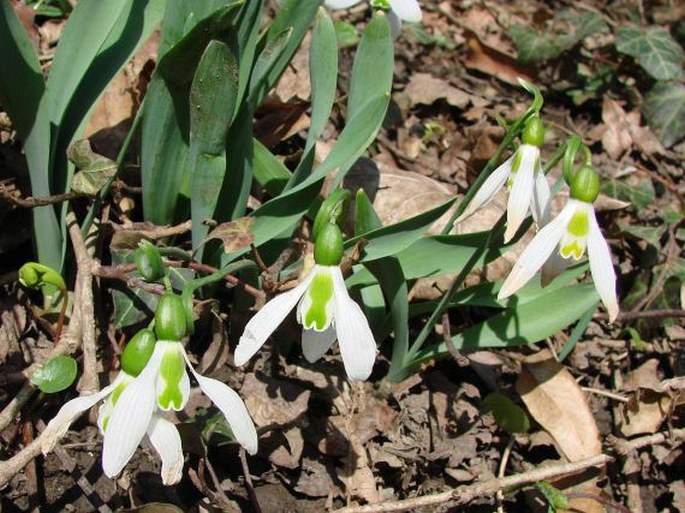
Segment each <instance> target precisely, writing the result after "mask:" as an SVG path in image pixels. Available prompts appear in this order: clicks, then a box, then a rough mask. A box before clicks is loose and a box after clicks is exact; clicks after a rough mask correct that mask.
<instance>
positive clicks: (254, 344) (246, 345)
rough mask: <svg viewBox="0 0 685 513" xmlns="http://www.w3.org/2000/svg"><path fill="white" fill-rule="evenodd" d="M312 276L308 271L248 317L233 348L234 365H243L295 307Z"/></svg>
mask: <svg viewBox="0 0 685 513" xmlns="http://www.w3.org/2000/svg"><path fill="white" fill-rule="evenodd" d="M312 277H313V272H310V273H309V274H308V275H307V276H306V277H305V278H304V279H303V280H302V282H301V283H300V284H299V285H298V286H297V287H295V288H294V289H292V290H289V291H287V292H283V293H282V294H279V295H278V296H276V297H274V298H273V299H272V300H271V301H269V302H268V303H266V304H265V305H264V306H263V307H262V308H261V310H259V311H258V312H257V313H256V314H255V315H254V317H252V319H250V321H249V322H248V323H247V325H246V326H245V331H244V332H243V335H242V336H241V337H240V341H239V342H238V347H236V349H235V355H234V358H235V364H236V365H243V364H244V363H246V362H247V361H248V360H249V359H250V358H252V356H253V355H254V354H255V353H256V352H257V351H259V349H260V348H261V347H262V346H263V345H264V342H266V340H267V339H268V338H269V337H270V336H271V334H272V333H273V332H274V330H275V329H276V328H277V327H278V326H279V325H280V324H281V323H282V322H283V319H285V318H286V316H287V315H288V313H290V311H291V310H292V309H293V308H295V305H297V302H298V301H299V300H300V298H301V297H302V296H303V295H304V293H305V291H306V290H307V287H308V286H309V283H310V282H311V279H312Z"/></svg>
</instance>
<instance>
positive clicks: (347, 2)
mask: <svg viewBox="0 0 685 513" xmlns="http://www.w3.org/2000/svg"><path fill="white" fill-rule="evenodd" d="M359 2H361V0H326V1H325V2H324V5H325V6H326V7H328V8H330V9H347V8H348V7H352V6H353V5H357V4H358V3H359Z"/></svg>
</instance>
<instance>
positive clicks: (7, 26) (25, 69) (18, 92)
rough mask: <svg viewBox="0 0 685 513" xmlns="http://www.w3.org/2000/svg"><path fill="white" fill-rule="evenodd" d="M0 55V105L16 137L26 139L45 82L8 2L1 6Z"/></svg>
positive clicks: (23, 30)
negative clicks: (0, 57) (10, 122)
mask: <svg viewBox="0 0 685 513" xmlns="http://www.w3.org/2000/svg"><path fill="white" fill-rule="evenodd" d="M0 54H1V55H2V59H0V105H1V106H2V108H3V109H4V111H5V112H6V113H7V115H8V116H9V117H10V119H11V120H12V126H13V127H14V129H15V130H16V131H17V134H18V135H19V137H20V138H21V139H26V137H27V136H28V134H29V133H30V132H31V129H32V127H33V125H34V123H35V121H36V113H37V111H38V106H39V104H40V100H41V97H42V96H43V91H44V90H45V83H44V82H43V72H42V70H41V67H40V62H38V56H37V55H36V51H35V50H34V48H33V45H32V44H31V40H30V39H29V36H28V34H27V33H26V30H25V29H24V27H23V26H22V25H21V22H20V21H19V20H18V19H17V17H16V15H15V14H14V11H13V9H12V4H11V3H10V2H2V5H0ZM46 151H47V148H46Z"/></svg>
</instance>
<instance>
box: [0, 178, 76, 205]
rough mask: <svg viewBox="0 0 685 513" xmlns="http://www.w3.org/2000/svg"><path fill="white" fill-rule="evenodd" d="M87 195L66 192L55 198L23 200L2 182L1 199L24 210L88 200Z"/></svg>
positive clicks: (0, 186) (30, 197) (29, 198)
mask: <svg viewBox="0 0 685 513" xmlns="http://www.w3.org/2000/svg"><path fill="white" fill-rule="evenodd" d="M86 197H88V196H87V195H86V194H83V193H80V192H73V191H72V192H66V193H64V194H55V195H54V196H46V197H42V198H34V197H32V196H28V197H26V198H22V197H20V196H17V195H16V194H14V193H13V188H11V187H7V185H6V183H3V182H0V199H2V200H5V201H7V202H8V203H11V204H12V205H14V206H17V207H22V208H35V207H44V206H47V205H56V204H58V203H64V202H65V201H71V200H74V199H77V198H86Z"/></svg>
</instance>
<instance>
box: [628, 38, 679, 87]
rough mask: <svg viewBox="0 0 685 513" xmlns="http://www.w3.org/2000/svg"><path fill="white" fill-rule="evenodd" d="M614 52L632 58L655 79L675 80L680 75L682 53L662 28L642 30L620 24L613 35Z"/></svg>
mask: <svg viewBox="0 0 685 513" xmlns="http://www.w3.org/2000/svg"><path fill="white" fill-rule="evenodd" d="M616 49H617V50H618V51H619V52H621V53H625V54H627V55H630V56H631V57H635V59H637V61H638V62H639V63H640V66H642V67H643V68H644V69H645V71H647V73H649V74H650V75H652V76H653V77H654V78H656V79H657V80H671V79H674V78H678V77H680V76H681V74H682V72H683V61H685V52H683V49H682V47H681V46H680V45H679V44H678V42H677V41H676V40H675V39H673V37H671V34H670V33H669V32H668V30H666V29H665V28H662V27H649V28H647V29H645V30H642V29H639V28H637V27H633V26H630V25H622V26H621V27H619V29H618V31H617V33H616Z"/></svg>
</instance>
